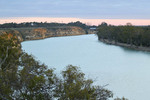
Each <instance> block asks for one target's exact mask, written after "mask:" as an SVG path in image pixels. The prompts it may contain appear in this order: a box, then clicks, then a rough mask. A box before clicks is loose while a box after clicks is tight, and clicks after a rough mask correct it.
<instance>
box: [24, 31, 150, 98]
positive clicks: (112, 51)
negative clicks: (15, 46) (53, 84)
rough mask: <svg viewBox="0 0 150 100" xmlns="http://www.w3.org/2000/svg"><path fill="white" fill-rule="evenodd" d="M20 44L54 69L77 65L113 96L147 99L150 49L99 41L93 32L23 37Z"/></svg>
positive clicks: (149, 87)
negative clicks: (144, 49)
mask: <svg viewBox="0 0 150 100" xmlns="http://www.w3.org/2000/svg"><path fill="white" fill-rule="evenodd" d="M22 48H23V50H25V51H26V52H27V53H29V54H33V55H34V56H35V57H36V58H37V59H38V60H40V61H41V62H44V63H45V64H47V65H48V66H49V67H50V68H56V72H60V71H61V70H64V68H65V66H67V65H69V64H72V65H75V66H79V67H80V68H81V70H82V71H83V72H84V73H85V74H86V76H87V77H89V78H92V79H93V80H95V83H96V84H99V85H106V84H109V85H108V86H107V87H106V88H108V89H110V90H112V91H113V93H114V94H115V96H118V97H123V96H125V97H126V98H128V99H129V100H150V95H149V93H150V85H149V84H150V78H149V77H150V53H148V52H143V51H136V50H130V49H126V48H122V47H119V46H114V45H107V44H105V43H102V42H99V41H98V39H97V36H96V35H93V34H92V35H80V36H68V37H54V38H48V39H44V40H34V41H26V42H23V43H22Z"/></svg>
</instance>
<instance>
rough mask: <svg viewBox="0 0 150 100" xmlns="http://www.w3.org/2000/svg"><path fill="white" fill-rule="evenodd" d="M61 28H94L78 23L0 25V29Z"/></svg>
mask: <svg viewBox="0 0 150 100" xmlns="http://www.w3.org/2000/svg"><path fill="white" fill-rule="evenodd" d="M61 26H78V27H81V28H83V29H85V30H86V29H89V28H90V27H96V26H88V25H86V24H83V23H81V22H80V21H77V22H71V23H68V24H65V23H47V22H44V23H43V22H24V23H19V24H17V23H5V24H0V28H25V27H28V28H29V27H61Z"/></svg>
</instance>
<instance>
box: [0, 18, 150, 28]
mask: <svg viewBox="0 0 150 100" xmlns="http://www.w3.org/2000/svg"><path fill="white" fill-rule="evenodd" d="M76 21H80V22H82V23H85V24H87V25H99V24H101V23H102V22H106V23H108V24H111V25H126V23H131V24H132V25H142V26H143V25H150V19H98V18H96V19H95V18H94V19H92V18H77V17H0V24H4V23H12V22H14V23H23V22H56V23H69V22H76Z"/></svg>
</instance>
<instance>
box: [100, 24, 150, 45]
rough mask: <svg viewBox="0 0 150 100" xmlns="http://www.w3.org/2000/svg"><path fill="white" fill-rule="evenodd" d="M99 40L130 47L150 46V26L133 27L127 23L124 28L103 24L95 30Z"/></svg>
mask: <svg viewBox="0 0 150 100" xmlns="http://www.w3.org/2000/svg"><path fill="white" fill-rule="evenodd" d="M97 30H98V32H97V36H98V39H99V40H101V39H102V40H103V39H106V40H108V41H114V42H115V43H125V44H130V45H131V46H132V45H134V46H137V47H138V46H142V47H149V46H150V26H133V25H132V24H131V23H127V24H126V25H124V26H113V25H108V24H107V23H105V22H103V23H102V24H101V25H99V26H98V28H97Z"/></svg>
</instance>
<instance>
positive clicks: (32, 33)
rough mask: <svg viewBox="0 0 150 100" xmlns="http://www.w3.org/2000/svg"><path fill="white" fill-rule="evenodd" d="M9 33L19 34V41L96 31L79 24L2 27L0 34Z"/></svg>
mask: <svg viewBox="0 0 150 100" xmlns="http://www.w3.org/2000/svg"><path fill="white" fill-rule="evenodd" d="M9 33H11V34H14V35H15V36H17V37H18V39H19V41H27V40H36V39H44V38H48V37H58V36H72V35H82V34H94V32H92V31H89V30H84V29H82V28H80V27H77V26H61V27H46V28H45V27H38V28H36V27H35V28H9V29H8V28H6V29H3V28H2V29H0V35H1V34H9Z"/></svg>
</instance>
